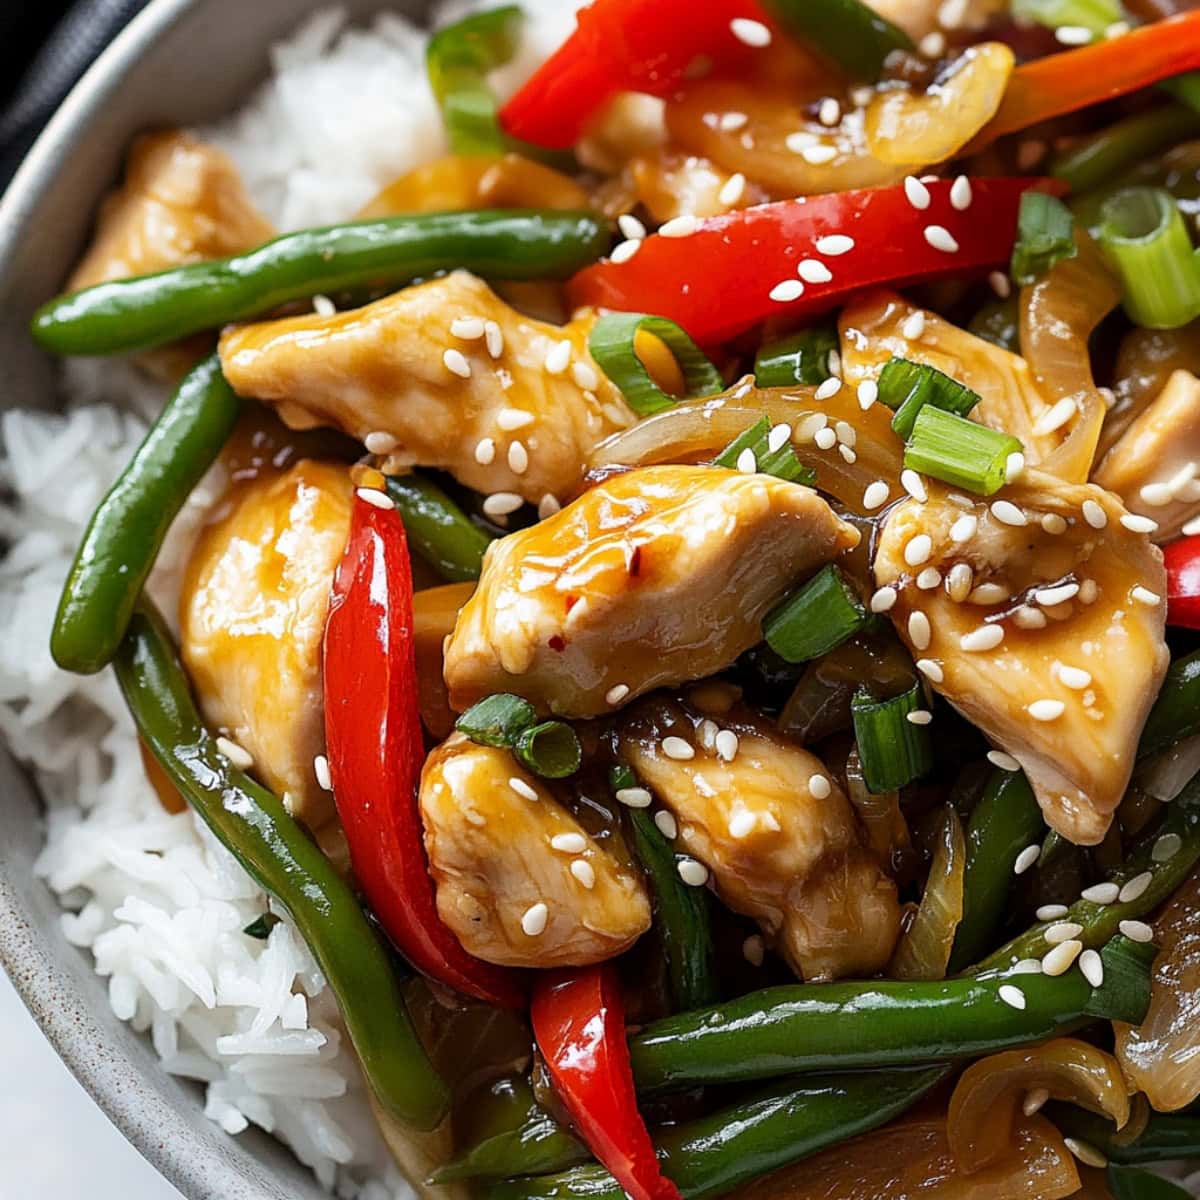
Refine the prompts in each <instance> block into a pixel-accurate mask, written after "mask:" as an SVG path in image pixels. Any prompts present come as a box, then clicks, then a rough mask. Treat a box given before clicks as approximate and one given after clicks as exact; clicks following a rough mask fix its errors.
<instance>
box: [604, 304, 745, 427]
mask: <svg viewBox="0 0 1200 1200" xmlns="http://www.w3.org/2000/svg"><path fill="white" fill-rule="evenodd" d="M639 330H645V331H646V332H647V333H651V334H653V335H654V336H655V337H656V338H658V339H659V340H660V341H661V342H663V343H664V344H665V345H666V347H667V349H668V350H670V351H671V353H672V354H673V355H675V361H676V362H677V363H678V364H679V369H680V371H682V372H683V383H684V394H683V395H682V396H668V395H667V393H666V392H664V391H663V390H662V388H660V387H659V386H658V384H656V383H655V382H654V380H653V379H651V378H650V372H649V371H647V370H646V366H645V364H644V363H643V362H642V360H641V359H640V358H638V356H637V351H636V350H635V348H634V338H635V337H636V336H637V334H638V331H639ZM588 349H589V350H590V351H591V353H592V357H593V358H594V359H595V360H596V361H597V362H598V363H599V364H600V366H601V367H602V368H603V370H604V373H605V374H606V375H607V376H608V377H609V379H611V380H612V381H613V383H614V384H616V386H617V387H618V388H620V389H621V392H622V393H623V394H624V396H625V402H626V404H628V405H629V407H630V408H632V409H633V411H634V412H635V413H637V415H638V416H639V417H648V416H650V415H651V414H652V413H656V412H662V410H663V409H664V408H670V407H671V406H672V405H673V404H675V403H676V402H677V401H679V400H685V399H691V398H692V397H695V396H711V395H712V394H713V393H714V392H719V391H721V389H722V388H724V386H725V381H724V380H723V379H722V378H721V372H720V371H718V370H717V368H716V367H714V366H713V365H712V363H711V362H709V361H708V359H707V358H706V357H705V356H704V352H703V351H702V350H701V349H700V347H699V346H697V345H696V343H695V342H693V341H692V339H691V338H690V337H688V335H687V334H686V333H684V331H683V330H682V329H680V327H679V326H678V325H676V324H675V322H674V321H669V320H668V319H667V318H666V317H654V316H650V315H648V314H647V313H607V314H605V315H604V316H603V317H601V318H600V320H598V321H597V322H596V324H595V325H593V326H592V332H591V335H590V336H589V338H588Z"/></svg>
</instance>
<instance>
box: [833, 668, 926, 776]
mask: <svg viewBox="0 0 1200 1200" xmlns="http://www.w3.org/2000/svg"><path fill="white" fill-rule="evenodd" d="M924 703H925V692H924V689H923V687H922V686H921V684H920V683H915V684H913V686H912V687H911V688H909V690H908V691H907V692H903V693H901V694H900V695H899V696H894V697H893V698H892V699H890V700H876V699H875V697H874V696H872V695H871V693H870V692H869V691H868V690H867V689H866V688H859V690H858V691H857V692H855V694H854V699H853V700H852V701H851V702H850V715H851V718H852V719H853V721H854V736H855V739H856V740H857V741H858V757H859V762H860V763H861V765H862V773H863V780H864V781H865V783H866V785H867V790H868V791H869V792H871V793H873V794H874V795H879V794H881V793H883V792H891V791H895V789H896V788H902V787H904V785H905V784H908V783H912V781H913V780H914V779H919V778H920V777H921V776H922V775H926V774H928V773H929V771H930V769H931V768H932V767H933V745H932V743H931V741H930V738H929V729H928V727H927V726H925V725H914V724H913V723H912V722H911V721H910V720H909V719H908V714H909V713H912V712H916V711H917V710H918V709H920V708H922V707H923V706H924Z"/></svg>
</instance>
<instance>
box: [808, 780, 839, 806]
mask: <svg viewBox="0 0 1200 1200" xmlns="http://www.w3.org/2000/svg"><path fill="white" fill-rule="evenodd" d="M808 790H809V794H810V795H811V796H812V797H813V799H814V800H824V799H826V797H828V796H829V794H830V793H831V792H832V791H833V787H832V785H831V784H830V782H829V780H828V779H827V778H826V777H825V776H824V775H810V776H809V777H808Z"/></svg>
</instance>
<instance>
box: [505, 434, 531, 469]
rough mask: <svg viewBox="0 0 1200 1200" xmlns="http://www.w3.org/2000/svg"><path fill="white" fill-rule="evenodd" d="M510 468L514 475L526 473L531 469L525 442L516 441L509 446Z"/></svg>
mask: <svg viewBox="0 0 1200 1200" xmlns="http://www.w3.org/2000/svg"><path fill="white" fill-rule="evenodd" d="M508 469H509V470H510V471H511V472H512V473H513V474H514V475H524V474H525V472H526V471H528V470H529V451H528V450H526V449H525V443H524V442H520V441H515V442H513V443H512V444H511V445H510V446H509V447H508Z"/></svg>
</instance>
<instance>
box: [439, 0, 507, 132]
mask: <svg viewBox="0 0 1200 1200" xmlns="http://www.w3.org/2000/svg"><path fill="white" fill-rule="evenodd" d="M522 20H523V14H522V12H521V10H520V9H519V8H518V7H517V6H516V5H506V6H505V7H504V8H495V9H492V10H491V11H490V12H482V13H476V14H475V15H474V16H470V17H466V18H465V19H463V20H461V21H456V22H455V23H454V24H453V25H447V26H446V28H445V29H439V30H438V31H437V33H435V34H434V35H433V37H431V38H430V39H429V48H428V50H427V51H426V52H425V67H426V70H427V71H428V73H429V85H430V87H431V88H432V89H433V94H434V96H435V97H436V98H437V102H438V104H439V106H440V107H441V110H442V119H443V120H444V122H445V125H446V136H447V137H448V138H449V141H450V148H451V150H453V151H454V153H455V154H500V153H503V151H504V150H505V149H506V148H507V147H508V140H507V138H506V137H505V135H504V133H503V131H502V130H501V128H500V122H499V120H498V119H497V116H496V114H497V112H498V111H499V104H498V102H497V100H496V96H495V94H494V93H493V92H492V89H491V88H490V87H489V86H488V83H487V75H488V72H489V71H494V70H495V69H496V68H497V67H502V66H503V65H504V64H505V63H507V62H508V61H509V60H510V59H511V58H512V56H513V55H514V54H515V53H516V50H517V37H518V34H519V32H520V28H521V22H522Z"/></svg>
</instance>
